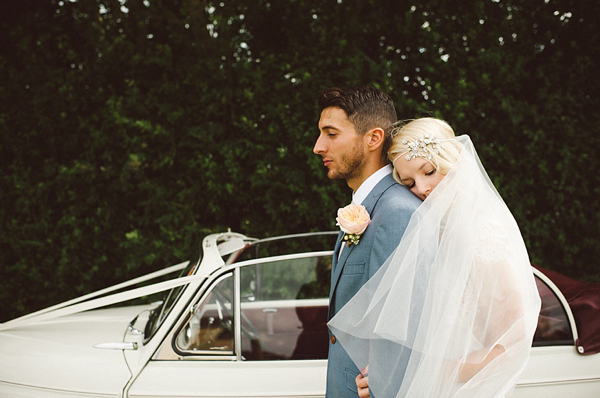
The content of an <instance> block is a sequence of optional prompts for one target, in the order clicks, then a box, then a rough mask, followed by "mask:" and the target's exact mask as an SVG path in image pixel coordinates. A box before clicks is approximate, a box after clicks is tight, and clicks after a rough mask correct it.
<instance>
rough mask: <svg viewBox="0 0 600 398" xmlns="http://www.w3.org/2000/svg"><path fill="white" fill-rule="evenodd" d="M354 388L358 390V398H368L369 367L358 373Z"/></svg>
mask: <svg viewBox="0 0 600 398" xmlns="http://www.w3.org/2000/svg"><path fill="white" fill-rule="evenodd" d="M356 388H357V389H358V396H359V397H360V398H369V397H370V396H371V393H370V392H369V366H368V365H367V367H366V368H364V369H363V370H361V371H360V373H359V374H358V376H356Z"/></svg>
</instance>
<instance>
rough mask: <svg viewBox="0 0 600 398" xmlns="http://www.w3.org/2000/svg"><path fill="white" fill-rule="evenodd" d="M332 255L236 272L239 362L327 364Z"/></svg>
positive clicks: (255, 266) (250, 267)
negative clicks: (310, 361)
mask: <svg viewBox="0 0 600 398" xmlns="http://www.w3.org/2000/svg"><path fill="white" fill-rule="evenodd" d="M330 273H331V255H322V256H310V257H304V258H295V259H288V260H280V261H271V262H265V263H261V264H254V265H249V266H245V267H241V268H240V280H241V286H240V289H241V291H240V292H241V297H242V303H241V315H242V316H241V319H242V325H241V327H242V333H241V336H242V357H243V358H244V359H245V360H287V359H326V358H327V348H328V345H327V344H328V343H327V342H328V335H327V327H326V323H327V302H328V299H327V298H328V295H329V282H330Z"/></svg>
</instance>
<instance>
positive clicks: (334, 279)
mask: <svg viewBox="0 0 600 398" xmlns="http://www.w3.org/2000/svg"><path fill="white" fill-rule="evenodd" d="M395 183H396V181H395V180H394V178H393V177H392V175H391V174H388V175H387V176H385V177H383V179H382V180H381V181H379V183H377V185H375V187H374V188H373V189H372V190H371V193H369V195H368V196H367V197H366V198H365V200H364V201H363V203H362V204H363V206H365V209H366V210H367V212H368V213H369V216H371V218H372V217H373V210H374V209H375V205H376V204H377V201H378V200H379V197H380V196H381V195H382V194H383V193H384V192H385V191H386V190H387V189H388V188H389V187H390V186H392V185H394V184H395ZM368 229H369V227H367V230H368ZM343 235H344V233H343V232H341V231H340V233H339V235H338V241H337V243H336V245H335V250H334V253H333V263H332V264H333V266H332V269H331V290H330V291H329V297H330V299H331V298H332V297H333V293H334V292H335V289H336V287H337V284H338V281H339V280H340V275H341V274H342V269H343V268H344V265H345V264H346V260H347V259H348V257H349V256H350V254H351V253H352V251H353V250H354V248H355V246H356V245H346V247H344V250H343V251H342V254H341V256H339V260H338V255H339V251H340V249H341V246H342V242H341V239H342V236H343ZM344 244H345V243H344ZM359 245H360V242H359Z"/></svg>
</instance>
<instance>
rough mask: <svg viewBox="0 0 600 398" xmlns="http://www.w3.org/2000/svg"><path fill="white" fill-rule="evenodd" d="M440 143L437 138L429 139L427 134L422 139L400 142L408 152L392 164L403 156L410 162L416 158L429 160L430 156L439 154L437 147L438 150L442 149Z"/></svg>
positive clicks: (396, 158) (397, 157) (403, 153)
mask: <svg viewBox="0 0 600 398" xmlns="http://www.w3.org/2000/svg"><path fill="white" fill-rule="evenodd" d="M440 142H441V141H440V139H439V138H431V137H430V136H429V134H425V135H424V136H423V137H420V138H417V139H416V140H414V141H408V140H402V144H404V145H406V146H407V147H408V150H407V151H405V152H402V153H401V154H399V155H398V156H396V157H395V158H394V160H393V161H392V164H393V163H395V162H396V160H398V159H399V158H400V156H404V155H406V156H404V158H405V159H406V160H412V159H414V158H416V157H419V158H424V159H427V160H431V155H432V154H436V155H439V154H440V151H439V149H438V146H439V148H441V149H444V147H443V146H442V145H441V144H440Z"/></svg>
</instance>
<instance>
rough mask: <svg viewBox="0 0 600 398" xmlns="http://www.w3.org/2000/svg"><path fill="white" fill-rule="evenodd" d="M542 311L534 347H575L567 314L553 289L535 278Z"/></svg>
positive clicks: (534, 338)
mask: <svg viewBox="0 0 600 398" xmlns="http://www.w3.org/2000/svg"><path fill="white" fill-rule="evenodd" d="M535 282H536V284H537V288H538V291H539V293H540V297H541V299H542V309H541V311H540V316H539V318H538V326H537V329H536V331H535V335H534V337H533V346H534V347H536V346H549V345H573V344H574V342H573V333H572V331H571V326H570V323H569V318H568V316H567V312H566V311H565V309H564V307H563V306H562V304H561V302H560V300H559V299H558V297H557V296H556V294H555V293H554V292H553V291H552V289H551V288H550V287H549V286H548V285H546V283H545V282H544V281H542V280H541V279H540V278H538V277H537V276H536V277H535Z"/></svg>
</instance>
